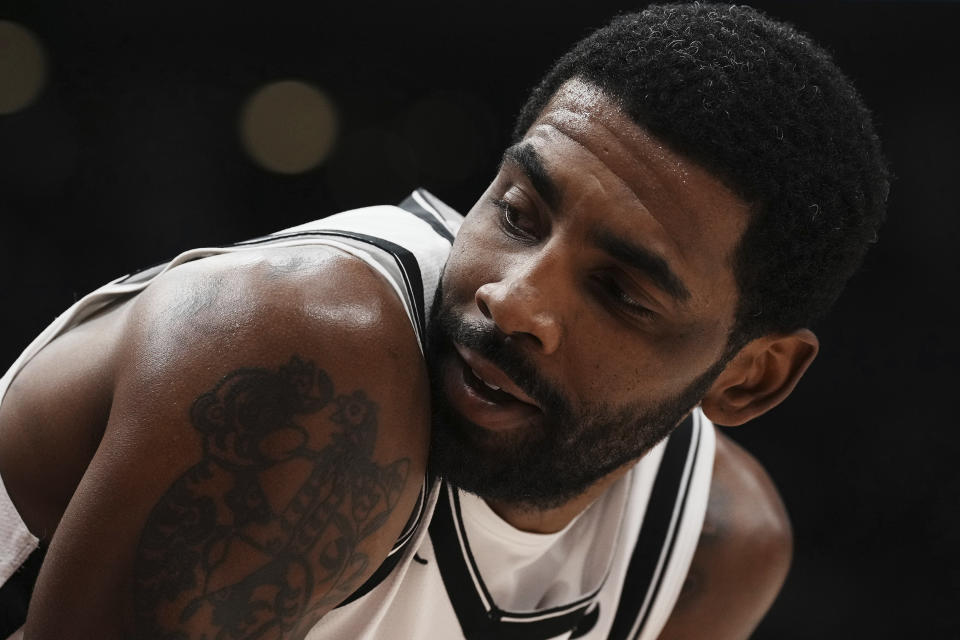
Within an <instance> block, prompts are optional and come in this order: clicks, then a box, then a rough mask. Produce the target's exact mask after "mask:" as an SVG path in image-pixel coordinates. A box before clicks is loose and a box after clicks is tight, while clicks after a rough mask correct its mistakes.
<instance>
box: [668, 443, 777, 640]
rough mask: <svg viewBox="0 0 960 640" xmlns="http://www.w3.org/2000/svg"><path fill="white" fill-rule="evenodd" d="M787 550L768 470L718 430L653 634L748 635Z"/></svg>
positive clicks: (773, 591) (767, 602)
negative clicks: (685, 565)
mask: <svg viewBox="0 0 960 640" xmlns="http://www.w3.org/2000/svg"><path fill="white" fill-rule="evenodd" d="M792 550H793V534H792V530H791V527H790V520H789V517H788V515H787V511H786V508H785V507H784V505H783V501H782V500H781V499H780V495H779V494H778V492H777V489H776V487H775V486H774V484H773V480H772V479H771V478H770V475H769V474H768V473H767V471H766V470H765V469H764V468H763V466H762V465H761V464H760V463H759V462H758V461H757V459H756V458H754V457H753V456H752V455H750V454H749V453H748V452H747V451H746V450H745V449H743V448H742V447H740V446H739V445H738V444H736V443H735V442H733V441H732V440H731V439H730V438H728V437H726V436H724V435H723V434H722V433H720V432H719V431H718V433H717V451H716V458H715V461H714V470H713V481H712V484H711V488H710V500H709V504H708V507H707V513H706V517H705V520H704V525H703V531H702V532H701V536H700V541H699V544H698V546H697V550H696V552H695V554H694V558H693V561H692V564H691V566H690V571H689V573H688V576H687V581H686V583H685V584H684V587H683V591H682V592H681V594H680V598H679V600H678V601H677V604H676V607H675V608H674V611H673V614H672V616H671V618H670V621H669V623H668V625H667V627H666V628H665V629H664V631H663V633H662V635H661V638H662V639H669V638H701V637H703V638H707V637H709V638H714V639H728V638H729V639H735V638H748V637H749V636H750V633H751V632H752V631H753V629H754V628H755V627H756V626H757V624H759V622H760V620H761V619H762V618H763V616H764V614H765V613H766V612H767V610H768V609H769V608H770V606H771V605H772V604H773V601H774V599H775V598H776V596H777V593H778V592H779V591H780V588H781V587H782V586H783V581H784V580H785V579H786V575H787V572H788V570H789V568H790V560H791V557H792Z"/></svg>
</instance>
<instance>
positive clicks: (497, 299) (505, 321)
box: [474, 271, 563, 354]
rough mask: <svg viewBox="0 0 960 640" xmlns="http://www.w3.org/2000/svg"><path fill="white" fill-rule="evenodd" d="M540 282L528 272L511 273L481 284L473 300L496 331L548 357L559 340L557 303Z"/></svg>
mask: <svg viewBox="0 0 960 640" xmlns="http://www.w3.org/2000/svg"><path fill="white" fill-rule="evenodd" d="M538 280H539V281H538ZM542 280H543V279H542V278H540V279H537V278H536V274H535V273H531V272H529V271H527V272H519V273H513V274H510V275H509V276H507V277H504V278H502V279H500V280H499V281H497V282H489V283H487V284H484V285H482V286H481V287H480V288H479V289H477V292H476V294H475V296H474V298H475V300H476V303H477V307H478V308H479V309H480V312H481V313H482V314H483V315H484V316H485V317H486V318H487V319H489V320H492V321H493V323H494V324H496V325H497V328H499V329H500V331H502V332H503V333H505V334H506V335H508V336H514V337H525V338H526V339H528V340H530V341H532V342H533V343H534V344H535V345H536V346H537V347H538V348H539V349H540V350H541V351H542V352H543V353H545V354H551V353H553V352H555V351H556V350H557V348H558V347H559V346H560V342H561V340H562V338H563V324H562V322H561V316H560V313H559V307H560V304H561V300H559V297H558V296H557V295H556V293H557V292H556V291H554V292H551V290H550V289H551V288H550V287H549V284H548V283H547V282H543V281H542ZM544 285H547V286H544Z"/></svg>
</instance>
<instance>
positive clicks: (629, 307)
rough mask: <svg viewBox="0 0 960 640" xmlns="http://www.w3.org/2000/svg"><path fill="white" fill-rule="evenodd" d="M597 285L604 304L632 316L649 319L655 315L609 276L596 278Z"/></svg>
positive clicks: (615, 279)
mask: <svg viewBox="0 0 960 640" xmlns="http://www.w3.org/2000/svg"><path fill="white" fill-rule="evenodd" d="M597 281H598V285H599V287H600V291H601V294H602V295H603V296H604V297H605V299H606V302H608V303H609V304H612V305H613V306H615V307H616V308H617V309H619V310H621V311H624V312H626V313H629V314H632V315H634V316H640V317H649V316H653V315H656V314H655V312H654V311H652V310H651V309H650V308H649V307H647V306H646V304H644V303H643V302H642V301H641V300H639V299H638V298H637V297H636V296H634V295H633V294H631V293H630V291H629V289H628V288H626V287H623V286H621V284H620V282H619V281H618V280H617V278H615V277H613V276H610V275H602V276H597Z"/></svg>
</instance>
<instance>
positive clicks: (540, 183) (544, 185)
mask: <svg viewBox="0 0 960 640" xmlns="http://www.w3.org/2000/svg"><path fill="white" fill-rule="evenodd" d="M503 161H504V162H508V161H509V162H512V163H513V164H515V165H517V167H519V169H520V170H521V171H523V173H524V174H526V176H527V178H528V179H529V180H530V182H531V183H532V184H533V188H534V189H536V190H537V193H539V194H540V197H541V198H543V200H544V202H546V203H547V205H548V206H549V207H550V208H552V209H556V208H558V207H559V206H560V189H559V188H558V187H557V183H556V182H554V181H553V178H552V177H550V173H549V172H548V171H547V168H546V167H545V166H544V164H543V159H542V158H540V154H538V153H537V150H536V149H534V148H533V145H532V144H531V143H530V142H518V143H517V144H515V145H512V146H510V147H507V150H506V151H504V152H503Z"/></svg>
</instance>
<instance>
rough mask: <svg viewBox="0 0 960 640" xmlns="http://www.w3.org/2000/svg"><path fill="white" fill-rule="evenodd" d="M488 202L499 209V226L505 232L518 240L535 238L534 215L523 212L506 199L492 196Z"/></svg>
mask: <svg viewBox="0 0 960 640" xmlns="http://www.w3.org/2000/svg"><path fill="white" fill-rule="evenodd" d="M490 202H491V204H493V206H495V207H496V208H497V209H499V211H500V217H499V222H500V227H501V228H502V229H503V230H504V232H505V233H507V234H508V235H510V236H512V237H514V238H517V239H518V240H526V241H530V240H536V239H537V223H536V219H535V217H534V216H530V215H527V214H524V213H523V211H522V210H521V209H519V208H517V207H514V206H513V205H511V204H510V203H509V202H507V201H506V200H501V199H499V198H494V199H492V200H491V201H490Z"/></svg>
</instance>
